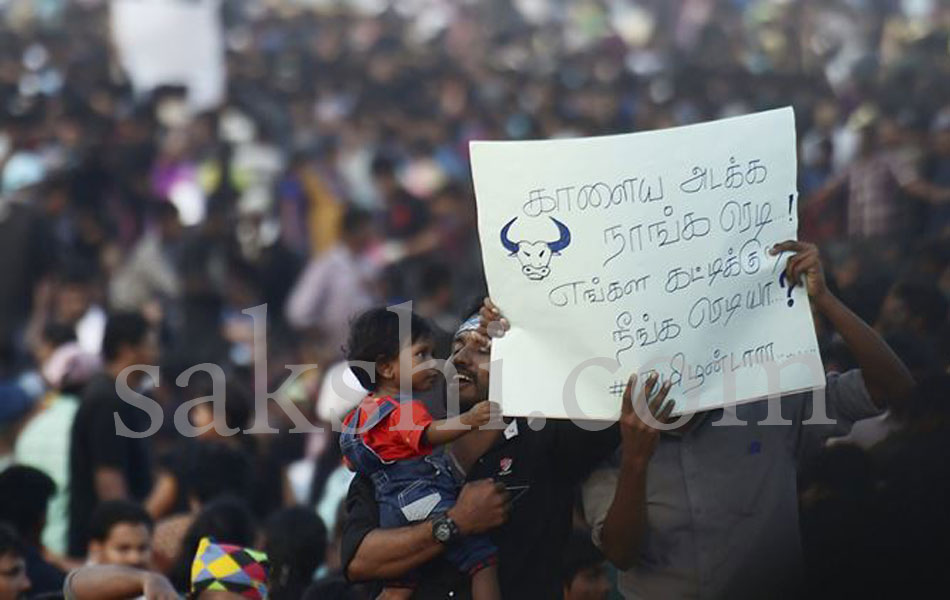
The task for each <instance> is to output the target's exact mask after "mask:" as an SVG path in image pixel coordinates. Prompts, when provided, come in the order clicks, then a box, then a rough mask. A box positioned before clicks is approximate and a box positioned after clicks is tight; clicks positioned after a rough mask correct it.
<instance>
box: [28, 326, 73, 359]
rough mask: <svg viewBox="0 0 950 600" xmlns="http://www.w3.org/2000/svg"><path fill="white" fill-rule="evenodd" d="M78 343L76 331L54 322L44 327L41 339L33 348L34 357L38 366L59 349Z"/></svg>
mask: <svg viewBox="0 0 950 600" xmlns="http://www.w3.org/2000/svg"><path fill="white" fill-rule="evenodd" d="M75 341H76V329H75V328H74V327H71V326H70V325H67V324H66V323H60V322H58V321H53V322H52V323H47V324H46V325H44V326H43V331H42V332H40V336H39V339H38V340H37V341H36V344H35V346H34V348H33V356H34V358H35V359H36V362H37V364H39V365H42V364H44V363H45V362H46V361H47V360H49V358H50V357H51V356H52V355H53V353H54V352H55V351H56V349H57V348H59V347H60V346H64V345H66V344H69V343H71V342H75Z"/></svg>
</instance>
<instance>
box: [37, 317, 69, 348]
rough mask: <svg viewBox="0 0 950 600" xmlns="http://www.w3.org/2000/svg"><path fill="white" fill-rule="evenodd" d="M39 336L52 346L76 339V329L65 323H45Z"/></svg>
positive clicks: (55, 346)
mask: <svg viewBox="0 0 950 600" xmlns="http://www.w3.org/2000/svg"><path fill="white" fill-rule="evenodd" d="M41 337H42V339H43V341H44V342H47V343H49V344H50V345H51V346H53V347H54V348H59V347H60V346H62V345H63V344H68V343H69V342H75V341H76V329H75V328H73V327H70V326H69V325H67V324H65V323H47V324H46V325H45V326H44V327H43V333H42V334H41Z"/></svg>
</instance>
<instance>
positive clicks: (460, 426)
mask: <svg viewBox="0 0 950 600" xmlns="http://www.w3.org/2000/svg"><path fill="white" fill-rule="evenodd" d="M491 412H492V409H491V403H490V402H488V401H487V400H485V401H482V402H479V403H478V404H476V405H475V406H473V407H472V408H471V409H470V410H468V411H467V412H464V413H462V414H461V415H459V416H457V417H449V418H448V419H443V420H441V421H433V422H432V423H429V425H428V426H427V427H426V430H425V431H424V432H423V434H422V435H423V437H424V438H425V441H426V443H427V444H429V445H430V446H441V445H442V444H448V443H449V442H454V441H455V440H457V439H459V438H460V437H462V436H463V435H465V434H466V433H469V432H470V431H472V429H473V428H477V427H481V426H482V425H485V424H486V423H488V420H489V419H490V418H491Z"/></svg>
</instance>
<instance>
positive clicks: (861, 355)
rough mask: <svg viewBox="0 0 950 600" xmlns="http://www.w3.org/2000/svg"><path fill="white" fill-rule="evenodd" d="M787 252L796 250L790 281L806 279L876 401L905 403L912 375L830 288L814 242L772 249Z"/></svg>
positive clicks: (814, 299)
mask: <svg viewBox="0 0 950 600" xmlns="http://www.w3.org/2000/svg"><path fill="white" fill-rule="evenodd" d="M786 251H791V252H795V253H796V254H795V255H794V256H792V257H791V258H789V259H788V264H787V265H786V267H785V269H786V275H787V277H788V280H789V281H790V282H792V283H793V284H794V283H797V282H799V281H800V280H801V279H804V282H805V287H806V288H807V290H808V296H809V297H810V298H811V301H812V302H813V303H814V304H815V307H816V308H817V309H818V310H819V311H820V312H821V314H823V315H824V316H825V318H827V319H828V321H830V322H831V325H832V326H833V327H834V328H835V331H837V332H838V333H839V334H840V335H841V337H842V339H844V342H845V344H847V345H848V349H849V350H851V353H852V354H853V355H854V359H855V360H856V361H857V363H858V366H859V367H860V368H861V376H862V377H863V378H864V383H865V385H866V386H867V388H868V393H869V394H870V395H871V400H872V401H873V402H874V404H875V405H876V406H878V407H880V408H886V407H887V406H888V405H893V404H895V403H900V402H905V401H906V400H907V399H908V398H909V397H910V394H911V390H912V389H913V387H914V378H913V376H912V375H911V374H910V371H909V370H908V369H907V367H906V366H905V365H904V363H903V362H902V361H901V359H900V358H898V357H897V355H896V354H894V351H893V350H891V348H890V346H888V345H887V343H886V342H885V341H884V340H883V339H881V336H879V335H878V334H877V332H875V331H874V329H872V328H871V327H870V326H869V325H868V324H867V323H865V322H864V321H862V320H861V318H860V317H858V316H857V315H856V314H854V313H853V312H851V310H850V309H849V308H848V307H847V306H845V305H844V303H842V302H841V300H839V299H838V298H836V297H835V295H834V294H832V293H831V292H830V291H828V287H827V285H826V284H825V275H824V271H823V270H822V267H821V258H820V256H819V253H818V248H817V247H816V246H815V245H814V244H808V243H805V242H796V241H787V242H782V243H781V244H777V245H776V246H775V247H774V249H773V253H777V252H786Z"/></svg>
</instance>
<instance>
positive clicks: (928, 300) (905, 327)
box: [876, 281, 948, 336]
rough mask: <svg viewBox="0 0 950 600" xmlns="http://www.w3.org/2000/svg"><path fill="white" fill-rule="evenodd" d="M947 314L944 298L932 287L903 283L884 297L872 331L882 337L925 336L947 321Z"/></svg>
mask: <svg viewBox="0 0 950 600" xmlns="http://www.w3.org/2000/svg"><path fill="white" fill-rule="evenodd" d="M947 311H948V303H947V299H946V297H944V295H943V294H942V293H941V292H940V289H939V288H938V287H937V286H936V284H934V283H931V282H923V281H903V282H899V283H897V284H895V285H894V286H893V287H892V288H891V290H890V291H889V292H888V294H887V296H886V297H885V298H884V304H883V305H882V306H881V313H880V316H879V317H878V320H877V323H876V328H877V330H878V331H880V332H881V333H884V334H888V333H892V332H898V331H912V332H914V333H916V334H918V335H922V336H929V335H933V334H935V333H936V332H937V331H939V330H940V328H941V327H942V326H943V325H944V324H945V323H946V322H947Z"/></svg>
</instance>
